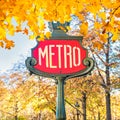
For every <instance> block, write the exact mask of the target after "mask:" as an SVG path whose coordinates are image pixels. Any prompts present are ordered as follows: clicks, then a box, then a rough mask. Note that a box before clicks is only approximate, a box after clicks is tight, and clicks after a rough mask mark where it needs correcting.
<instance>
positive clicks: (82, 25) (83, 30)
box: [80, 22, 88, 35]
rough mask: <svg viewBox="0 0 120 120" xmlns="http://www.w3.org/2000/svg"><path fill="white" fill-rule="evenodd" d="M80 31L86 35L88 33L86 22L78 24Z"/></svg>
mask: <svg viewBox="0 0 120 120" xmlns="http://www.w3.org/2000/svg"><path fill="white" fill-rule="evenodd" d="M80 33H81V34H83V35H86V34H87V33H88V22H85V23H82V24H81V25H80Z"/></svg>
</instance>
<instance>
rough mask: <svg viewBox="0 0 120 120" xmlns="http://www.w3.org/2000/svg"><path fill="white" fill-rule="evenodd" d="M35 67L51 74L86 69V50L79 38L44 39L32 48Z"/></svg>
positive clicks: (70, 72) (69, 72)
mask: <svg viewBox="0 0 120 120" xmlns="http://www.w3.org/2000/svg"><path fill="white" fill-rule="evenodd" d="M32 55H33V57H34V58H35V59H36V60H37V64H36V65H35V66H34V68H35V69H37V70H39V71H42V72H46V73H49V74H72V73H77V72H80V71H81V70H84V69H85V68H86V66H85V65H84V64H83V60H84V59H85V58H86V57H87V53H86V50H85V49H84V48H82V46H81V45H80V42H79V41H78V40H44V41H41V42H39V44H38V45H37V47H36V48H34V49H33V50H32Z"/></svg>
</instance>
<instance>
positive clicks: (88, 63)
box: [25, 36, 94, 79]
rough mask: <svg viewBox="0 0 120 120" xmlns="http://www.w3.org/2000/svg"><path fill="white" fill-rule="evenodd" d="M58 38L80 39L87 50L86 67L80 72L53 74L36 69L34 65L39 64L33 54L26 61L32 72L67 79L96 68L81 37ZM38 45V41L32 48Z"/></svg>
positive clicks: (84, 61) (82, 74)
mask: <svg viewBox="0 0 120 120" xmlns="http://www.w3.org/2000/svg"><path fill="white" fill-rule="evenodd" d="M81 39H82V38H81ZM45 40H48V39H45ZM50 40H55V39H53V38H51V39H50ZM57 40H77V41H79V44H80V46H81V47H82V49H84V50H86V58H85V59H84V60H83V61H82V62H83V64H84V65H85V66H86V68H85V69H83V70H80V71H78V72H75V73H72V74H69V73H68V74H51V73H47V72H43V71H40V70H37V69H35V68H34V66H35V65H36V64H37V61H36V59H35V58H34V57H33V55H32V57H28V58H27V59H26V61H25V64H26V67H27V69H28V70H29V71H30V72H31V73H34V74H36V75H39V76H43V77H48V78H54V79H56V77H59V76H60V77H64V78H66V79H69V78H74V77H79V76H84V75H86V74H88V73H90V71H91V70H92V69H93V68H94V61H93V59H92V58H89V57H88V50H87V49H86V48H84V47H83V46H82V44H81V40H80V37H77V36H76V37H75V36H73V37H70V39H68V38H67V39H65V38H62V39H57ZM37 46H38V43H37V45H36V46H35V47H34V48H32V49H31V50H34V49H35V48H36V47H37ZM31 54H32V53H31Z"/></svg>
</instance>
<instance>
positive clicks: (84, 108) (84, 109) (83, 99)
mask: <svg viewBox="0 0 120 120" xmlns="http://www.w3.org/2000/svg"><path fill="white" fill-rule="evenodd" d="M82 95H83V97H82V109H83V120H86V99H87V97H86V93H85V92H83V93H82Z"/></svg>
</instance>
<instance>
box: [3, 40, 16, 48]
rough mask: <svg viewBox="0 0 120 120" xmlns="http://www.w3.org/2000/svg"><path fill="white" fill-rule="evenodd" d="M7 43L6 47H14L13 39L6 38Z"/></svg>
mask: <svg viewBox="0 0 120 120" xmlns="http://www.w3.org/2000/svg"><path fill="white" fill-rule="evenodd" d="M5 42H6V45H5V48H6V49H11V47H14V42H13V41H11V40H6V41H5Z"/></svg>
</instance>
